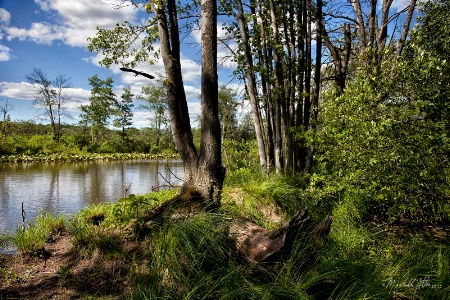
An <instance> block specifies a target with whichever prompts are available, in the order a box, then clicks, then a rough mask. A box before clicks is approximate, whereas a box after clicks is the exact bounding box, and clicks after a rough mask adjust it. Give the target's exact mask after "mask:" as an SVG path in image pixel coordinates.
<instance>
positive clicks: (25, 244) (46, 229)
mask: <svg viewBox="0 0 450 300" xmlns="http://www.w3.org/2000/svg"><path fill="white" fill-rule="evenodd" d="M65 230H66V223H65V219H64V217H62V216H59V217H54V216H52V215H51V214H49V213H41V214H39V215H38V216H37V217H36V219H35V220H34V221H32V222H31V223H29V224H26V225H25V226H19V227H17V228H16V230H15V233H13V234H12V235H11V236H9V237H7V238H4V240H7V241H9V242H10V243H11V244H13V246H15V247H16V248H17V250H18V251H20V252H21V253H23V254H26V255H33V254H34V253H35V252H36V251H37V250H39V249H42V248H43V247H44V245H45V243H46V242H48V241H50V240H51V239H53V238H54V237H56V236H58V235H60V234H61V233H62V232H64V231H65Z"/></svg>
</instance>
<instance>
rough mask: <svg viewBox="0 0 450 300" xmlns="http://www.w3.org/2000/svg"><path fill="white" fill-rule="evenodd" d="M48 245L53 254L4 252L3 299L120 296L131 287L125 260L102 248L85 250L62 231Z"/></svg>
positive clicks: (0, 280)
mask: <svg viewBox="0 0 450 300" xmlns="http://www.w3.org/2000/svg"><path fill="white" fill-rule="evenodd" d="M45 249H46V250H47V251H48V252H50V254H51V255H50V258H48V259H47V260H46V261H44V259H43V258H39V257H28V256H23V255H21V254H15V255H5V254H0V299H30V300H31V299H33V300H36V299H37V300H39V299H86V298H91V297H95V299H119V298H121V297H123V296H124V295H127V294H128V295H129V293H130V291H131V285H130V281H131V280H130V278H129V277H128V276H129V275H128V274H129V272H128V271H127V268H129V267H127V266H125V265H124V262H123V261H121V260H118V259H114V258H105V257H104V255H103V254H102V253H101V252H100V251H99V250H93V251H92V252H90V253H87V252H84V251H83V252H84V253H81V252H79V251H77V250H76V249H74V247H73V245H72V240H71V237H70V236H69V235H68V234H64V233H63V234H62V235H61V236H59V237H57V238H56V239H55V240H54V241H52V242H51V243H48V244H46V246H45Z"/></svg>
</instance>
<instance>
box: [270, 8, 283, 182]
mask: <svg viewBox="0 0 450 300" xmlns="http://www.w3.org/2000/svg"><path fill="white" fill-rule="evenodd" d="M269 7H270V18H271V27H272V34H273V40H274V71H275V76H276V80H275V170H276V172H277V173H281V172H282V170H283V164H282V161H283V159H282V156H283V154H282V150H283V149H282V147H283V144H282V142H283V141H282V132H281V105H282V104H283V102H284V101H285V91H284V79H283V66H282V55H281V49H280V48H281V43H280V38H279V29H278V20H277V14H276V10H275V4H274V2H273V0H269Z"/></svg>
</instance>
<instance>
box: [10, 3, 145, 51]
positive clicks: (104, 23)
mask: <svg viewBox="0 0 450 300" xmlns="http://www.w3.org/2000/svg"><path fill="white" fill-rule="evenodd" d="M35 2H36V4H38V6H39V7H40V8H41V9H42V10H44V11H46V12H47V13H49V14H55V15H56V16H57V18H56V19H57V20H58V21H57V24H48V23H43V22H35V23H32V24H31V27H30V28H28V29H26V28H17V27H11V28H7V29H6V32H7V33H8V39H9V40H11V39H13V38H19V39H20V40H32V41H34V42H36V43H39V44H51V43H52V42H53V41H55V40H62V41H63V42H64V43H66V44H67V45H69V46H80V47H84V46H86V45H87V44H88V41H87V38H88V37H93V36H95V34H96V32H97V30H96V28H97V26H100V27H101V28H113V27H114V26H115V25H116V24H117V23H121V22H123V21H125V20H127V21H130V22H134V20H135V19H136V14H137V10H136V9H134V7H133V6H124V7H122V8H120V9H117V8H115V7H114V4H116V5H117V4H118V3H117V1H116V2H114V1H111V0H96V1H92V0H70V1H68V0H35Z"/></svg>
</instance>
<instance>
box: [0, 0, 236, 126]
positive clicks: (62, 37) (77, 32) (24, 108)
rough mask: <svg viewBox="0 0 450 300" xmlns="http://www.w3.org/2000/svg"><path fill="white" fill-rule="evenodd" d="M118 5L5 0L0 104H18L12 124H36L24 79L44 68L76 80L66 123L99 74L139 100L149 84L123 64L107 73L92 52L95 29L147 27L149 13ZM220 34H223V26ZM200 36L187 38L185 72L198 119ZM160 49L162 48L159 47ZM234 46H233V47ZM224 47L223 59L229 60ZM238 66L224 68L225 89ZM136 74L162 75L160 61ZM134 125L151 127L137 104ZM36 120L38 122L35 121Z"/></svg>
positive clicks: (113, 0) (107, 0)
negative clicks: (123, 24)
mask: <svg viewBox="0 0 450 300" xmlns="http://www.w3.org/2000/svg"><path fill="white" fill-rule="evenodd" d="M121 2H122V1H118V0H98V1H91V0H71V1H67V0H34V1H32V0H14V1H11V0H0V69H1V70H2V71H1V72H0V101H1V102H2V104H3V102H4V101H5V100H6V99H9V100H8V101H9V103H10V104H12V105H13V108H14V109H13V110H11V111H10V115H11V120H29V119H35V118H36V116H38V115H39V111H38V110H37V109H36V108H35V107H34V106H33V99H34V93H35V90H34V88H33V86H32V85H31V84H29V83H27V80H26V78H25V76H26V75H27V74H29V73H30V72H31V71H32V70H33V68H41V69H42V70H43V71H44V72H45V73H46V74H47V76H48V78H49V79H54V78H56V76H57V75H58V74H65V75H67V76H68V77H71V79H72V80H71V82H72V88H70V89H68V90H67V93H68V94H69V96H70V97H71V100H70V101H68V102H67V105H66V110H67V112H68V113H69V114H70V115H71V116H72V117H73V119H72V120H66V121H67V122H70V123H73V122H78V120H79V118H78V116H79V114H80V109H79V106H80V105H82V104H87V102H88V99H89V96H90V86H89V82H88V78H89V77H91V76H93V75H95V74H97V75H98V76H99V77H100V78H102V79H106V78H107V77H112V78H113V80H114V88H115V91H116V93H117V95H118V96H119V97H120V94H121V93H122V90H123V88H124V87H127V86H128V85H130V86H131V89H132V92H133V93H134V94H135V95H138V94H139V93H140V92H141V88H142V86H144V85H146V84H149V83H150V81H149V80H148V79H146V78H144V77H135V76H134V75H133V74H131V73H124V72H121V71H120V70H119V67H120V66H118V65H113V66H111V68H110V69H106V68H104V67H102V66H100V65H99V64H98V62H99V61H100V60H101V58H102V56H101V55H100V54H95V53H91V52H89V51H88V50H87V49H86V47H87V45H88V40H87V39H88V37H94V36H95V34H96V27H97V26H99V27H101V28H113V27H114V26H115V24H117V23H121V22H123V21H128V22H131V23H145V22H146V20H147V18H148V16H147V14H146V13H145V12H143V11H141V10H137V9H135V8H134V7H132V6H125V7H121V8H120V9H118V7H117V4H119V3H121ZM218 30H219V35H220V34H222V35H223V34H224V32H223V31H222V27H221V25H220V24H219V25H218ZM199 41H200V32H199V31H198V30H194V31H193V32H192V33H190V34H187V35H184V39H183V41H182V70H183V79H184V83H185V88H186V93H187V97H188V101H189V109H190V113H191V119H192V120H196V117H197V115H198V114H199V111H200V104H199V100H198V95H199V93H200V89H199V85H200V68H201V67H200V63H201V61H200V52H199V47H198V43H199ZM155 46H156V47H157V46H158V45H155ZM231 46H233V45H231ZM227 55H228V53H227V50H226V49H225V48H222V49H219V56H222V57H224V56H227ZM233 67H234V65H233V63H231V62H229V61H227V62H225V64H224V66H223V67H222V68H221V69H220V74H221V77H220V81H221V82H220V84H228V83H229V82H230V80H231V78H230V74H231V70H232V68H233ZM136 69H138V70H141V71H145V72H147V73H150V74H155V75H157V74H163V64H162V61H161V60H156V61H155V64H154V65H150V64H148V63H140V64H139V65H138V66H137V67H136ZM135 107H136V111H135V112H134V119H133V122H134V126H137V127H142V126H147V125H148V121H147V120H146V118H147V117H148V112H146V111H139V105H136V106H135ZM36 120H37V119H36Z"/></svg>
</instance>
